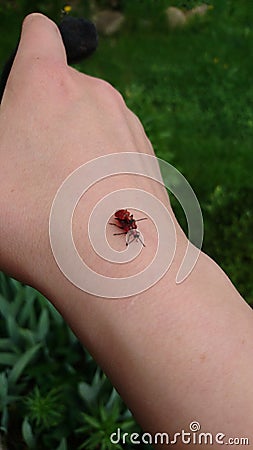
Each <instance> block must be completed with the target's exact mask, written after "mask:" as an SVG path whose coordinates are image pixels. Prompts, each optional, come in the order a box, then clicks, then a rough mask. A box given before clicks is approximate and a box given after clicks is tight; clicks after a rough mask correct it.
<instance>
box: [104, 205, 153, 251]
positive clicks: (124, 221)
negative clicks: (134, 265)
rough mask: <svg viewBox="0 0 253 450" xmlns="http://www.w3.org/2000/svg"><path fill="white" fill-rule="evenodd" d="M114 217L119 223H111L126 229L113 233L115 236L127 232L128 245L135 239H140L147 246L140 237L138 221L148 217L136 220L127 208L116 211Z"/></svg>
mask: <svg viewBox="0 0 253 450" xmlns="http://www.w3.org/2000/svg"><path fill="white" fill-rule="evenodd" d="M114 219H115V220H117V221H118V224H116V223H109V224H110V225H115V226H116V227H118V228H121V229H122V230H124V231H122V232H121V233H113V235H114V236H117V235H120V234H126V246H127V245H129V244H131V242H133V241H136V240H137V241H138V240H139V241H140V242H141V243H142V245H143V247H145V244H144V242H143V241H142V239H141V238H140V232H139V231H138V230H137V224H136V222H139V221H140V220H146V219H147V217H143V218H142V219H137V220H135V219H134V216H133V214H131V213H130V212H129V211H128V210H127V209H119V210H118V211H116V212H115V214H114Z"/></svg>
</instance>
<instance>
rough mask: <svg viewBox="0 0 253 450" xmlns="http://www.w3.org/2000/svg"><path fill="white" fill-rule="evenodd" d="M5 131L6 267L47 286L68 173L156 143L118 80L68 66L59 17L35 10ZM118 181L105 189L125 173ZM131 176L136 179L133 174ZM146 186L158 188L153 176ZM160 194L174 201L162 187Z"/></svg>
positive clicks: (0, 121) (2, 259)
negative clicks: (57, 208)
mask: <svg viewBox="0 0 253 450" xmlns="http://www.w3.org/2000/svg"><path fill="white" fill-rule="evenodd" d="M0 135H1V146H0V152H1V161H2V167H1V169H2V179H1V181H2V186H1V200H0V208H1V213H2V214H1V217H2V220H1V223H0V240H1V256H0V268H1V269H2V270H4V271H6V272H8V273H9V274H11V275H12V276H14V277H16V278H18V279H20V280H22V281H24V282H27V283H29V284H32V285H34V286H39V277H40V276H39V275H38V274H39V273H42V272H44V271H47V268H48V267H49V266H50V265H51V264H54V263H53V261H52V254H51V250H50V247H49V238H48V221H49V214H50V208H51V204H52V201H53V199H54V196H55V194H56V192H57V189H58V188H59V186H60V185H61V183H62V182H63V181H64V180H65V178H66V177H67V176H68V175H69V174H70V173H71V172H72V171H73V170H75V169H76V168H77V167H79V166H81V165H82V164H84V163H85V162H87V161H89V160H91V159H93V158H96V157H98V156H102V155H106V154H107V153H112V152H118V151H136V152H145V153H149V154H153V150H152V146H151V144H150V142H149V140H148V139H147V137H146V135H145V133H144V131H143V128H142V125H141V123H140V122H139V120H138V119H137V117H136V116H135V115H134V114H133V113H132V112H131V111H130V110H129V109H128V108H127V107H126V105H125V103H124V101H123V99H122V97H121V95H120V94H119V93H118V92H117V91H116V90H115V89H114V88H113V87H112V86H111V85H110V84H108V83H107V82H105V81H103V80H100V79H95V78H92V77H89V76H86V75H83V74H81V73H79V72H77V71H76V70H74V69H72V68H70V67H68V66H67V63H66V55H65V50H64V46H63V43H62V40H61V37H60V34H59V31H58V29H57V27H56V25H55V24H54V23H53V22H52V21H50V20H49V19H47V18H46V17H44V16H42V15H40V14H32V15H30V16H28V17H27V18H26V20H25V22H24V25H23V29H22V34H21V40H20V45H19V48H18V52H17V55H16V59H15V62H14V65H13V70H12V71H11V74H10V77H9V80H8V84H7V88H6V90H5V93H4V97H3V101H2V104H1V111H0ZM125 182H126V185H128V182H129V178H128V177H127V176H126V177H125V178H123V177H121V179H120V187H123V186H124V183H125ZM111 183H113V184H110V183H109V184H107V185H106V186H104V188H102V189H104V190H103V192H99V195H101V194H102V193H105V192H108V189H109V190H110V189H111V188H112V186H115V183H116V184H117V183H118V181H117V180H116V179H114V180H113V181H111ZM130 183H131V184H132V185H134V184H135V181H133V177H132V179H131V182H130ZM142 183H147V182H146V181H144V182H143V181H140V180H138V187H140V186H141V185H142ZM143 185H144V184H143ZM145 187H146V188H147V189H148V190H150V183H149V186H147V184H146V185H145ZM152 189H154V190H157V186H156V187H154V188H152ZM161 192H162V193H161ZM159 195H162V196H163V198H164V199H165V202H167V203H168V199H167V196H164V192H163V191H161V189H160V188H159V194H158V196H159ZM95 196H96V194H95ZM93 197H94V195H93ZM88 205H90V206H91V205H92V201H91V198H90V197H89V196H86V198H85V206H84V209H85V210H87V208H88ZM82 214H83V210H82ZM49 261H50V262H49Z"/></svg>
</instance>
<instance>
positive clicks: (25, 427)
mask: <svg viewBox="0 0 253 450" xmlns="http://www.w3.org/2000/svg"><path fill="white" fill-rule="evenodd" d="M22 436H23V439H24V441H25V443H26V444H27V445H28V448H29V449H36V439H35V436H34V435H33V432H32V427H31V425H30V423H29V421H28V418H27V417H25V418H24V420H23V423H22Z"/></svg>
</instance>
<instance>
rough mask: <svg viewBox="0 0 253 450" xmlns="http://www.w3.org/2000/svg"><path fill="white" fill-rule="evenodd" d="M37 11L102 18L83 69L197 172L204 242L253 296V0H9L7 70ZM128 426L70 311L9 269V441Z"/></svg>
mask: <svg viewBox="0 0 253 450" xmlns="http://www.w3.org/2000/svg"><path fill="white" fill-rule="evenodd" d="M34 11H40V12H42V13H44V14H46V15H47V16H49V17H50V18H52V19H53V20H55V21H56V22H57V23H59V22H60V20H61V18H62V16H63V14H64V11H65V13H69V14H71V15H73V16H77V17H87V18H90V19H91V20H93V21H95V23H96V25H97V28H98V32H99V46H98V49H97V51H96V52H95V53H94V54H93V55H92V56H91V57H90V59H88V60H86V61H85V62H84V63H82V64H79V65H77V66H76V67H77V69H78V70H80V71H84V72H85V73H88V74H90V75H93V76H98V77H101V78H104V79H106V80H107V81H109V82H110V83H111V84H113V86H115V87H116V88H117V89H118V90H119V91H120V92H121V93H122V95H123V96H124V98H125V101H126V103H127V105H128V106H129V107H130V108H131V109H132V110H133V111H134V112H135V113H136V114H137V115H138V116H139V117H140V119H141V121H142V123H143V125H144V127H145V130H146V133H147V135H148V137H149V138H150V140H151V142H152V143H153V146H154V149H155V152H156V155H157V156H158V157H160V158H162V159H164V160H166V161H168V162H169V163H171V164H173V165H174V166H175V167H176V168H177V169H178V170H180V171H181V172H182V173H183V175H184V176H185V177H186V178H187V180H188V181H189V182H190V184H191V185H192V187H193V189H194V191H195V193H196V195H197V197H198V200H199V202H200V204H201V207H202V212H203V216H204V225H205V237H204V245H203V249H204V251H205V252H206V253H207V254H208V255H210V256H211V257H212V258H213V259H214V260H215V261H217V263H218V264H219V265H221V267H222V268H223V269H224V270H225V272H226V273H227V274H228V276H229V277H230V278H231V279H232V281H233V283H234V284H235V286H236V287H237V289H238V290H239V292H240V293H241V294H242V295H243V296H244V297H245V299H246V300H247V301H248V302H249V303H253V277H252V272H253V257H252V255H253V243H252V231H253V186H252V181H253V180H252V167H253V152H252V146H253V87H252V69H253V63H252V54H253V2H252V1H251V0H245V1H244V2H240V5H239V2H235V1H233V0H210V1H207V0H206V1H205V3H203V2H201V1H197V0H173V1H172V0H86V1H85V0H82V1H81V0H73V1H70V2H69V3H68V4H64V3H62V2H59V1H54V2H53V1H50V0H48V1H46V0H45V1H43V0H41V1H27V0H16V1H15V0H10V1H0V30H1V34H0V63H1V64H2V67H3V65H4V63H5V61H6V59H7V58H8V56H9V55H10V53H11V51H12V50H13V48H14V47H15V45H16V43H17V41H18V37H19V33H20V27H21V23H22V19H23V18H24V17H25V15H26V14H28V13H29V12H34ZM172 203H173V206H174V209H175V212H176V215H177V217H178V219H179V221H180V223H181V224H182V226H183V227H184V228H185V230H187V227H186V224H185V219H184V215H183V212H182V211H181V207H180V205H178V204H177V202H176V201H175V200H174V199H173V198H172ZM117 427H121V429H122V430H124V431H127V432H133V431H136V430H137V431H138V426H137V425H136V423H135V422H134V420H133V418H132V416H131V413H130V412H129V410H128V409H127V408H126V406H125V405H124V404H123V402H122V401H121V399H120V397H119V396H118V394H117V393H116V392H115V390H114V389H113V388H112V386H111V384H110V382H109V381H108V380H107V378H106V377H105V375H104V374H103V373H102V372H101V370H100V368H99V367H97V365H96V363H95V362H94V361H93V359H92V358H91V357H90V355H89V354H88V353H87V352H86V350H85V349H83V348H82V346H81V345H80V344H79V342H78V341H77V339H76V337H75V336H74V335H73V334H72V332H71V331H70V330H69V328H68V327H67V326H66V325H65V324H64V322H63V320H62V318H61V317H60V316H59V315H58V313H57V312H56V311H55V310H54V308H53V307H52V306H51V305H49V304H48V302H47V301H46V300H45V299H44V298H43V297H42V296H41V295H40V294H39V293H37V292H36V291H35V290H34V289H32V288H31V287H28V286H24V285H22V284H20V283H18V282H17V281H15V280H13V279H10V278H8V277H7V276H6V275H4V274H0V429H1V434H2V440H3V446H4V448H5V446H7V448H8V450H14V449H18V450H20V449H36V450H40V449H41V450H43V449H56V450H67V449H71V450H73V449H82V448H84V449H88V450H93V449H94V450H95V449H105V450H106V449H116V448H119V449H120V448H122V447H120V445H119V446H115V445H113V444H111V443H110V440H109V436H110V434H111V433H112V432H114V431H115V430H116V428H117ZM124 448H126V449H130V448H131V445H124ZM134 448H136V445H135V446H134ZM147 448H148V447H147Z"/></svg>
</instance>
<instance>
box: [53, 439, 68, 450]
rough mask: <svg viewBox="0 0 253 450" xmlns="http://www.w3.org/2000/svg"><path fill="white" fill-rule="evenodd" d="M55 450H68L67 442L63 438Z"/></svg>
mask: <svg viewBox="0 0 253 450" xmlns="http://www.w3.org/2000/svg"><path fill="white" fill-rule="evenodd" d="M56 450H68V446H67V441H66V439H65V438H63V439H62V440H61V443H60V445H59V446H58V447H57V449H56Z"/></svg>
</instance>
